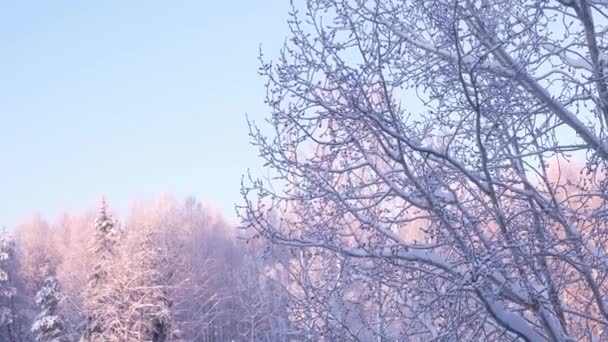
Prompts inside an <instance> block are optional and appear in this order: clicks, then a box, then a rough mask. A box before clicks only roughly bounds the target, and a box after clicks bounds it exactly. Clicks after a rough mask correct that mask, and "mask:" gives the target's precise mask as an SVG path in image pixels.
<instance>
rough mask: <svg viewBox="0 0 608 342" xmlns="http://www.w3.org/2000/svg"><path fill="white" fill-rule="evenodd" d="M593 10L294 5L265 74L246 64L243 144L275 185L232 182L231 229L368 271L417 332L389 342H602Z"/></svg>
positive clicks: (452, 4) (328, 2) (501, 3)
mask: <svg viewBox="0 0 608 342" xmlns="http://www.w3.org/2000/svg"><path fill="white" fill-rule="evenodd" d="M607 10H608V8H607V4H606V2H605V1H599V0H598V1H592V0H567V1H566V0H560V1H557V0H556V1H529V0H488V1H470V0H435V1H422V0H402V1H393V0H389V1H380V0H308V1H303V2H302V3H296V4H294V6H293V9H292V12H291V13H290V20H289V26H290V32H291V35H290V37H289V40H288V42H287V43H286V45H285V48H284V49H283V50H282V51H281V55H280V57H279V58H278V59H277V60H275V61H266V60H265V59H264V58H263V57H262V58H261V60H262V65H261V68H260V72H261V74H262V75H263V76H264V77H265V78H266V79H267V88H268V91H267V94H268V96H267V103H268V105H269V107H270V110H271V115H270V117H269V118H268V122H269V124H270V128H271V129H270V130H267V129H265V128H260V127H258V126H257V125H256V123H253V122H251V123H250V127H251V137H252V141H253V144H254V145H255V146H257V147H258V148H259V151H260V155H261V157H262V158H263V159H264V161H265V162H266V164H267V165H268V166H269V167H270V168H272V170H273V175H274V176H275V181H274V182H273V184H267V183H265V182H263V181H261V180H257V179H254V178H253V177H251V178H250V181H249V182H245V183H244V186H243V194H244V198H245V205H244V208H243V210H242V211H241V213H242V216H243V220H244V223H245V225H246V226H247V227H249V229H250V230H251V231H252V232H254V233H255V235H256V236H259V237H263V238H265V239H267V240H269V241H270V242H272V243H274V244H281V245H286V246H290V247H294V248H301V249H311V248H322V249H325V250H328V251H331V252H332V253H336V254H339V255H341V256H343V257H348V258H353V259H372V260H376V261H377V262H376V265H377V269H378V270H381V271H382V272H383V274H381V275H380V274H379V275H377V276H376V277H378V279H383V278H384V279H391V280H392V281H391V282H388V283H387V284H388V285H390V286H392V287H393V288H394V289H395V293H397V291H398V290H399V289H401V290H399V291H402V293H403V292H405V294H404V295H403V296H402V298H403V307H407V312H405V311H404V312H403V313H402V315H403V317H405V316H408V317H426V318H427V319H425V321H424V322H420V324H410V325H408V324H405V325H404V327H403V331H401V334H402V336H404V337H405V338H406V339H407V340H425V341H426V340H431V339H434V340H443V341H454V340H471V341H485V340H498V341H500V340H505V341H507V340H508V341H510V340H513V339H520V340H525V341H579V340H588V341H599V340H604V339H608V331H607V330H606V329H607V327H608V306H607V300H608V299H607V298H606V295H605V293H606V290H607V289H606V286H607V285H606V281H605V279H606V276H607V274H608V273H607V271H608V258H607V256H606V248H605V247H604V246H605V243H604V242H605V241H606V238H607V237H608V231H607V230H606V222H607V220H606V217H607V213H608V211H607V207H606V199H607V195H608V192H607V190H606V189H607V188H608V187H607V186H606V185H607V184H606V177H605V176H606V161H607V160H608V142H607V138H606V136H607V135H606V133H608V130H607V128H606V127H607V125H608V90H607V83H606V79H605V76H606V75H605V73H606V72H607V71H606V63H608V58H606V56H607V55H606V44H607V39H608V33H607V32H608V19H607V18H608V14H607ZM268 132H270V133H268ZM574 157H576V158H578V159H579V160H582V161H583V165H582V166H581V167H580V169H579V170H577V172H580V173H581V174H580V177H578V178H577V179H575V180H573V179H571V178H568V177H565V176H564V174H563V173H564V172H565V169H566V167H565V166H564V165H565V164H566V163H567V161H568V160H569V159H570V158H574ZM270 208H272V210H278V211H281V212H282V213H283V214H282V217H283V220H284V222H283V223H282V224H280V225H277V224H273V222H271V220H270V219H269V218H270V217H272V216H273V215H272V214H269V213H268V212H269V211H271V209H270ZM414 227H416V228H414ZM414 236H415V238H414ZM353 267H357V266H356V265H355V266H353ZM395 269H397V270H399V272H400V273H399V274H400V277H401V279H399V277H395V276H392V273H391V272H393V271H394V270H395ZM405 279H407V282H406V281H405Z"/></svg>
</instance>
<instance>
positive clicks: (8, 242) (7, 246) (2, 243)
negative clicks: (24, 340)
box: [0, 228, 19, 342]
mask: <svg viewBox="0 0 608 342" xmlns="http://www.w3.org/2000/svg"><path fill="white" fill-rule="evenodd" d="M14 258H15V243H14V241H13V239H12V237H11V236H10V234H9V233H8V231H7V230H6V228H3V229H2V231H0V329H3V331H1V332H0V337H1V338H2V339H3V340H6V341H9V342H15V341H18V338H19V332H18V329H16V326H17V320H16V318H17V315H16V312H15V306H14V302H13V300H14V297H15V295H16V293H17V289H16V288H15V286H14V284H13V280H12V279H11V276H12V275H14V270H15V266H14V262H15V260H14ZM11 273H12V274H11Z"/></svg>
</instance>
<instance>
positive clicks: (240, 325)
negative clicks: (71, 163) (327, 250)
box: [0, 196, 296, 342]
mask: <svg viewBox="0 0 608 342" xmlns="http://www.w3.org/2000/svg"><path fill="white" fill-rule="evenodd" d="M263 252H264V251H263V249H262V248H260V247H259V246H255V243H253V242H251V243H246V242H245V241H243V240H241V239H238V238H237V236H236V229H235V227H233V226H231V225H230V224H228V223H227V222H226V221H225V220H224V219H223V218H222V217H221V216H220V215H219V214H217V213H216V212H215V211H213V210H210V209H208V208H206V207H205V206H203V205H202V204H201V203H200V202H198V201H197V200H196V199H194V198H187V199H186V200H185V201H183V202H180V201H177V200H175V199H173V198H172V197H170V196H163V197H161V198H158V199H156V200H155V201H153V202H151V203H148V204H145V205H142V204H140V205H135V206H133V208H132V210H131V212H130V213H129V215H128V216H127V217H126V219H125V220H124V221H119V220H117V219H116V216H115V215H113V214H112V210H111V208H110V207H108V205H107V204H106V203H105V202H102V203H101V204H100V205H99V208H97V210H92V211H90V212H86V213H83V214H78V215H72V214H66V215H63V216H62V217H60V218H59V219H58V220H56V221H55V222H48V221H46V220H45V219H44V218H42V217H39V216H37V217H33V218H32V219H30V220H29V221H27V222H25V223H23V224H20V225H18V226H16V227H15V228H14V229H11V231H8V230H6V229H5V230H4V231H3V233H2V235H1V239H0V268H1V272H0V290H1V291H0V297H1V301H0V341H8V342H17V341H19V342H23V341H56V342H61V341H233V340H234V341H241V340H243V341H245V340H247V341H254V340H255V341H280V340H287V339H290V338H296V332H295V330H294V329H293V326H292V324H291V323H290V321H289V317H288V316H289V315H288V313H287V307H286V305H284V304H285V302H284V301H283V300H282V299H281V298H282V297H281V296H282V295H281V294H282V293H283V291H281V290H279V289H280V286H278V284H277V283H276V282H275V281H273V280H271V279H270V278H268V277H267V276H266V274H265V272H266V271H267V270H268V269H270V268H272V265H271V264H272V262H271V260H272V258H263V257H262V253H263Z"/></svg>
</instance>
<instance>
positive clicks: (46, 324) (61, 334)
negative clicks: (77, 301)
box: [32, 275, 69, 342]
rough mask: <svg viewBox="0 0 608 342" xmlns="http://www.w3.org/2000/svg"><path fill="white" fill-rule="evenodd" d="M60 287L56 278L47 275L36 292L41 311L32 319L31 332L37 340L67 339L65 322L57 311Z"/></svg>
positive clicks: (63, 340) (53, 341)
mask: <svg viewBox="0 0 608 342" xmlns="http://www.w3.org/2000/svg"><path fill="white" fill-rule="evenodd" d="M59 300H60V289H59V284H58V283H57V279H56V278H55V277H54V276H52V275H49V276H47V277H46V278H45V279H44V281H43V283H42V287H41V288H40V290H39V291H38V293H37V294H36V304H37V305H38V306H39V307H40V309H41V312H40V313H39V314H38V315H37V316H36V318H35V319H34V324H33V325H32V332H33V333H34V334H35V335H36V341H38V342H66V341H69V339H68V337H67V335H66V332H65V323H64V320H63V318H62V317H61V315H60V314H59V313H58V304H59Z"/></svg>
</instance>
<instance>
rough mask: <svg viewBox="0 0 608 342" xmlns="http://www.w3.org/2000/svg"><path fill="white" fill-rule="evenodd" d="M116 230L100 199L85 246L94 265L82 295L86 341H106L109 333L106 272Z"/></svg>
mask: <svg viewBox="0 0 608 342" xmlns="http://www.w3.org/2000/svg"><path fill="white" fill-rule="evenodd" d="M118 229H119V228H118V227H117V225H116V221H115V220H114V218H113V217H112V216H111V215H110V214H109V213H108V212H107V205H106V202H105V200H103V199H102V201H101V205H100V207H99V213H98V215H97V218H96V220H95V233H94V236H93V237H92V240H91V242H90V246H89V253H90V254H91V256H92V257H93V258H94V265H93V269H92V271H91V273H90V274H89V279H88V284H87V288H86V292H85V295H84V307H85V311H86V315H87V322H86V327H85V332H84V336H83V337H84V339H85V340H86V341H107V340H106V339H105V338H106V337H105V336H106V335H107V334H109V333H110V331H109V330H108V329H110V327H109V325H108V323H107V320H108V310H111V308H112V306H111V303H112V301H113V298H112V291H113V289H112V288H111V286H110V285H109V284H110V279H111V277H112V276H113V275H112V274H111V273H110V270H111V269H112V266H113V263H114V257H115V255H116V251H117V248H118V243H119V235H120V232H119V230H118Z"/></svg>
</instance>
